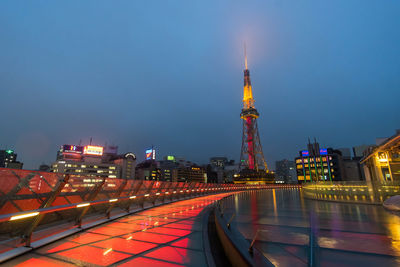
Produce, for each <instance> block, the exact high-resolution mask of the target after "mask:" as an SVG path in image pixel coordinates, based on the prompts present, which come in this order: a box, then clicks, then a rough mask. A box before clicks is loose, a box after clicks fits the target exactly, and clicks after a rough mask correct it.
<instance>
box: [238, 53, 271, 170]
mask: <svg viewBox="0 0 400 267" xmlns="http://www.w3.org/2000/svg"><path fill="white" fill-rule="evenodd" d="M244 57H245V70H244V86H243V109H242V113H240V117H241V118H242V119H243V137H242V151H241V154H240V170H241V171H245V172H247V173H254V174H256V173H258V174H261V173H269V170H268V167H267V163H266V162H265V159H264V154H263V151H262V147H261V142H260V135H259V133H258V127H257V118H258V117H259V116H260V114H259V113H258V111H257V109H256V108H255V106H254V98H253V92H252V89H251V82H250V71H249V69H248V68H247V54H246V46H245V47H244Z"/></svg>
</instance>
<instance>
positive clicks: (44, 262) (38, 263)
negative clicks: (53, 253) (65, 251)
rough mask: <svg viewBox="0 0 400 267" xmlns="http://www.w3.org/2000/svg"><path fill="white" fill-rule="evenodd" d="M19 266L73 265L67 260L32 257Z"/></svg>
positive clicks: (51, 266)
mask: <svg viewBox="0 0 400 267" xmlns="http://www.w3.org/2000/svg"><path fill="white" fill-rule="evenodd" d="M15 266H17V267H32V266H40V267H60V266H73V265H71V264H68V263H66V262H62V261H56V260H47V259H46V260H42V259H37V258H31V259H29V260H26V261H24V262H21V263H20V264H18V265H15Z"/></svg>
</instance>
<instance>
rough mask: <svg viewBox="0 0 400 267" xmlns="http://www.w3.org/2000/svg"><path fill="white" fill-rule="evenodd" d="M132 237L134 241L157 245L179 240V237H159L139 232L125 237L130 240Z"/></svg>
mask: <svg viewBox="0 0 400 267" xmlns="http://www.w3.org/2000/svg"><path fill="white" fill-rule="evenodd" d="M130 236H132V239H134V240H140V241H147V242H152V243H157V244H163V243H167V242H170V241H173V240H175V239H178V238H179V237H178V236H171V235H158V234H154V233H148V232H147V231H145V232H137V233H133V234H131V235H125V236H124V238H128V237H130Z"/></svg>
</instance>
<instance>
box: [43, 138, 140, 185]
mask: <svg viewBox="0 0 400 267" xmlns="http://www.w3.org/2000/svg"><path fill="white" fill-rule="evenodd" d="M135 167H136V156H135V154H133V153H126V154H122V155H118V154H117V153H116V150H115V149H113V150H109V151H108V150H107V147H106V149H104V147H102V146H92V145H88V146H75V145H63V146H61V148H60V150H59V151H58V152H57V161H56V162H54V163H53V164H52V166H51V171H52V172H58V173H66V174H67V173H68V174H73V175H79V176H86V177H104V178H121V179H134V178H135Z"/></svg>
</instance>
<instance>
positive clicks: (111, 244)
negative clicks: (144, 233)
mask: <svg viewBox="0 0 400 267" xmlns="http://www.w3.org/2000/svg"><path fill="white" fill-rule="evenodd" d="M127 239H129V237H127ZM127 239H123V238H118V237H116V238H112V239H109V240H105V241H100V242H96V243H94V244H92V245H93V246H97V247H102V248H112V249H113V250H117V251H122V252H127V253H131V254H139V253H141V252H143V251H146V250H149V249H152V248H154V247H156V246H157V245H156V244H152V243H147V242H141V241H135V240H131V239H129V240H127Z"/></svg>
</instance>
